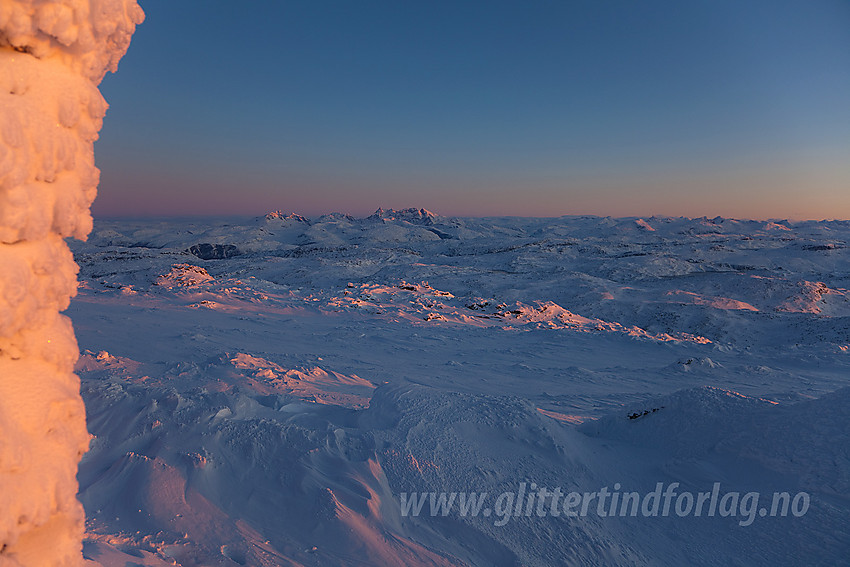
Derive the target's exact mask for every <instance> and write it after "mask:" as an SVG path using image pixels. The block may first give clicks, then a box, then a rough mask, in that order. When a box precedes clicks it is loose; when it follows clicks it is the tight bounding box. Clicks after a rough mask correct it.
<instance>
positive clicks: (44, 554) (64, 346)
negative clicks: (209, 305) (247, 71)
mask: <svg viewBox="0 0 850 567" xmlns="http://www.w3.org/2000/svg"><path fill="white" fill-rule="evenodd" d="M143 19H144V13H143V12H142V10H141V8H140V7H139V6H138V4H137V3H136V1H135V0H61V1H49V0H3V2H2V3H0V264H1V265H2V266H3V268H2V270H1V271H0V486H2V487H3V489H2V492H0V510H2V512H0V564H3V565H54V566H59V565H81V564H82V563H83V557H82V553H81V551H82V536H83V530H84V514H83V508H82V506H81V505H80V503H79V502H78V500H77V498H76V493H77V479H76V473H77V463H78V462H79V460H80V458H81V456H82V455H83V453H84V452H85V451H86V450H87V448H88V443H89V434H88V432H87V431H86V422H85V415H86V414H85V408H84V406H83V401H82V398H81V397H80V393H79V391H80V384H79V379H78V378H77V376H76V375H75V374H74V373H73V367H74V363H75V361H76V359H77V357H78V348H77V342H76V340H75V338H74V332H73V329H72V327H71V322H70V320H69V319H68V318H67V317H64V316H62V315H60V314H59V312H60V311H62V310H64V309H66V308H67V307H68V304H69V301H70V298H71V297H72V296H73V295H75V293H76V285H77V284H76V275H77V265H76V264H75V263H74V260H73V257H72V255H71V253H70V251H69V249H68V246H67V244H66V243H65V241H64V240H63V238H65V237H75V238H78V239H85V238H86V237H87V235H88V233H89V232H90V231H91V228H92V219H91V215H90V213H89V206H90V205H91V203H92V201H93V200H94V197H95V195H96V187H97V183H98V178H99V171H98V169H97V168H96V167H95V165H94V151H93V143H94V141H95V140H96V139H97V136H98V131H99V130H100V127H101V124H102V120H103V116H104V114H105V112H106V108H107V104H106V101H105V100H104V99H103V97H102V96H101V94H100V92H99V91H98V89H97V85H98V84H99V83H100V81H101V79H102V78H103V76H104V75H105V74H106V73H107V72H108V71H115V70H116V67H117V64H118V60H119V59H121V57H122V56H123V55H124V53H125V52H126V50H127V47H128V45H129V42H130V37H131V36H132V34H133V31H134V29H135V26H136V25H137V24H139V23H141V22H142V20H143Z"/></svg>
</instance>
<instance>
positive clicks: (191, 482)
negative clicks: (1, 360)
mask: <svg viewBox="0 0 850 567" xmlns="http://www.w3.org/2000/svg"><path fill="white" fill-rule="evenodd" d="M848 240H850V222H841V221H837V222H836V221H834V222H803V223H788V222H756V221H739V220H731V219H721V218H717V219H705V218H701V219H687V218H666V217H665V218H655V217H653V218H646V219H634V218H631V219H611V218H598V217H563V218H556V219H517V218H495V219H458V218H445V217H440V216H438V215H435V214H433V213H430V212H428V211H425V210H422V209H409V210H404V211H392V210H389V211H387V210H379V211H378V212H376V213H375V214H374V215H371V216H369V217H367V218H362V219H361V218H354V217H352V216H350V215H346V214H330V215H324V216H322V217H320V218H305V217H303V216H300V215H294V214H290V213H288V212H281V211H276V212H274V213H270V214H269V215H267V216H265V217H260V218H256V219H221V220H218V221H216V220H209V221H198V220H197V219H195V220H185V221H181V220H163V221H138V222H133V221H121V222H118V221H115V222H97V223H96V226H95V230H94V232H93V234H92V236H91V237H90V238H89V240H88V242H86V243H73V247H74V249H75V254H76V257H77V260H78V262H80V265H81V272H80V279H81V290H80V294H79V295H78V296H77V297H76V298H75V299H74V301H73V302H72V305H71V308H70V313H71V314H72V316H73V317H74V320H75V325H76V329H77V335H78V338H79V340H80V347H81V348H82V349H83V352H84V355H83V356H82V358H81V359H80V362H79V364H78V367H77V369H78V372H79V373H80V376H81V379H82V391H83V397H84V399H85V402H86V406H87V411H88V415H89V420H90V421H89V427H90V430H91V432H92V433H93V434H94V435H95V437H96V439H95V440H94V441H93V443H92V448H91V450H90V451H89V453H87V454H86V456H85V457H84V458H83V461H82V462H81V465H80V477H79V478H80V488H81V496H80V498H81V500H82V501H83V503H84V505H85V508H86V513H87V521H88V524H87V535H86V544H85V553H86V556H87V557H89V558H91V559H93V560H95V561H98V562H100V563H102V564H104V565H109V566H111V565H120V566H122V567H123V566H124V565H127V564H130V565H136V564H140V565H172V564H175V563H176V564H180V565H185V566H190V565H252V566H253V565H488V566H489V565H540V566H551V565H671V566H672V565H676V566H678V565H724V566H725V565H838V564H846V562H847V558H848V557H850V498H848V494H850V452H848V451H850V437H848V435H850V433H848V428H847V423H848V415H850V409H848V408H850V388H848V385H850V381H848V375H850V372H848V370H850V358H848V357H850V325H848V321H850V318H848V316H850V292H848V289H850V256H848V248H847V242H848ZM653 410H655V411H653ZM630 416H633V418H632V419H630ZM521 482H526V483H531V482H534V483H536V484H537V485H538V486H545V487H547V488H548V489H550V490H552V489H554V488H556V487H559V488H561V489H562V490H563V491H564V492H568V491H572V490H576V491H580V492H593V491H598V490H600V488H602V487H604V486H607V487H608V490H609V491H611V490H613V487H614V485H615V483H619V484H620V485H621V486H622V489H623V491H639V492H641V493H643V494H646V493H649V492H651V491H652V490H653V489H654V488H655V486H656V483H658V482H663V483H666V484H669V483H671V482H678V483H680V485H681V486H680V490H689V491H691V492H693V493H696V492H703V491H709V490H711V489H712V485H713V483H714V482H720V483H721V484H722V490H723V491H724V492H726V491H740V492H741V494H744V493H746V492H750V491H758V492H760V493H762V494H763V498H766V499H769V498H770V497H771V496H772V494H773V492H775V491H779V492H782V491H788V492H790V493H791V494H796V493H797V492H799V491H806V492H808V493H809V494H810V495H811V507H810V509H809V510H808V512H807V513H806V515H804V516H803V517H800V518H795V517H785V518H782V517H775V518H771V517H764V518H763V517H760V516H756V517H755V519H754V521H753V522H752V524H751V525H748V526H741V525H740V524H739V522H740V521H741V519H742V518H741V517H740V516H738V517H720V516H719V515H717V516H714V517H678V516H676V515H675V514H672V515H671V517H650V518H644V517H641V516H638V517H635V518H632V517H599V516H597V515H596V514H590V515H588V516H587V517H579V518H565V517H563V516H562V517H557V518H556V517H538V516H537V515H536V514H532V515H531V516H525V515H522V516H520V517H512V518H510V521H508V522H507V523H505V524H504V525H502V526H497V525H495V521H494V520H495V518H494V517H485V516H482V515H479V516H476V517H472V516H463V515H461V514H460V513H459V512H458V511H457V510H454V511H452V512H451V513H449V514H448V515H446V516H442V515H438V516H436V517H431V516H430V515H421V516H419V517H409V516H408V517H404V516H403V515H402V514H401V512H400V510H401V508H400V501H401V494H402V493H404V492H411V491H416V492H424V491H448V492H461V491H477V492H479V493H480V492H484V491H486V492H488V493H489V494H491V495H493V496H492V497H491V500H490V502H489V504H490V505H491V506H492V505H493V499H494V498H495V495H498V494H500V493H502V492H504V491H517V490H518V487H519V484H520V483H521Z"/></svg>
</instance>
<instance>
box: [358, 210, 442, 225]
mask: <svg viewBox="0 0 850 567" xmlns="http://www.w3.org/2000/svg"><path fill="white" fill-rule="evenodd" d="M436 218H437V215H435V214H434V213H432V212H431V211H429V210H428V209H417V208H414V207H411V208H409V209H400V210H396V209H384V208H382V207H379V208H378V210H377V211H375V212H374V213H372V215H371V216H369V217H368V218H367V220H376V221H377V220H385V221H393V220H400V221H406V222H409V223H413V224H432V223H433V222H434V219H436Z"/></svg>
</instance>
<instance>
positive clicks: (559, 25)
mask: <svg viewBox="0 0 850 567" xmlns="http://www.w3.org/2000/svg"><path fill="white" fill-rule="evenodd" d="M140 4H141V5H142V7H143V8H144V10H145V12H146V14H147V20H146V21H145V23H144V24H142V25H141V26H140V27H139V28H138V29H137V31H136V35H135V36H134V38H133V43H132V45H131V46H130V51H129V52H128V54H127V56H126V57H125V58H124V59H123V60H122V62H121V64H120V68H119V72H118V73H117V74H116V75H112V76H109V77H107V78H106V79H105V80H104V82H103V83H102V85H101V87H102V91H103V93H104V96H105V97H106V99H107V101H108V102H109V103H110V110H109V112H108V114H107V117H106V120H105V123H104V128H103V130H102V132H101V139H100V141H99V142H98V143H97V144H96V146H95V151H96V156H97V163H98V166H99V167H100V168H101V170H102V175H101V185H100V189H99V196H98V198H97V201H96V202H95V205H94V208H93V210H94V213H95V215H96V216H139V215H146V214H170V215H185V214H228V213H233V214H251V215H253V214H262V213H265V212H267V211H268V210H272V209H283V210H286V211H295V212H298V213H301V214H307V215H315V214H321V213H324V212H330V211H342V212H348V213H351V214H355V215H365V214H368V213H371V212H372V211H374V210H375V209H376V208H377V207H379V206H382V207H384V208H389V207H394V208H401V207H425V208H428V209H431V210H433V211H435V212H437V213H440V214H445V215H472V216H484V215H529V216H557V215H562V214H599V215H614V216H631V215H635V216H648V215H652V214H665V215H686V216H702V215H708V216H715V215H724V216H732V217H739V218H771V217H773V218H795V219H803V218H817V219H820V218H845V219H846V218H850V2H848V1H847V0H833V1H820V0H809V1H803V0H799V1H782V0H765V1H746V0H734V1H726V0H711V1H709V0H705V1H682V2H680V1H668V2H657V1H652V0H642V1H631V0H630V1H619V2H617V1H604V0H590V1H586V2H571V1H567V0H552V1H533V0H531V1H520V0H515V1H500V0H486V1H479V2H472V1H463V0H452V1H439V0H430V1H428V2H424V1H398V0H384V1H370V0H299V1H288V0H275V1H273V2H260V1H250V2H249V1H246V2H234V1H232V0H229V1H217V0H179V1H177V0H140Z"/></svg>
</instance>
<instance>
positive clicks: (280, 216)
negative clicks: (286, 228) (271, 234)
mask: <svg viewBox="0 0 850 567" xmlns="http://www.w3.org/2000/svg"><path fill="white" fill-rule="evenodd" d="M266 220H267V221H273V220H283V221H285V220H294V221H296V222H303V223H305V224H310V221H309V220H308V219H307V217H302V216H301V215H297V214H295V213H285V212H283V211H281V210H277V211H272V212H270V213H268V214H267V215H266Z"/></svg>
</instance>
